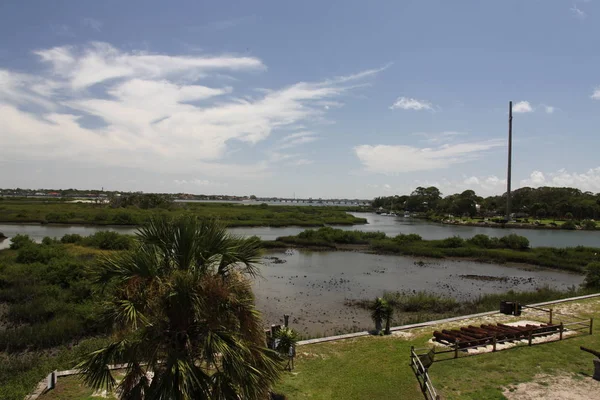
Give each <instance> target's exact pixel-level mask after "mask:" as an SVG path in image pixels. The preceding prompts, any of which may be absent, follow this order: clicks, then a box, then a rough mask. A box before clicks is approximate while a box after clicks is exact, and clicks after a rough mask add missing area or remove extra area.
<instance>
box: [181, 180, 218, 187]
mask: <svg viewBox="0 0 600 400" xmlns="http://www.w3.org/2000/svg"><path fill="white" fill-rule="evenodd" d="M173 183H175V184H176V185H177V186H184V185H195V186H227V183H221V182H214V181H209V180H208V179H175V180H174V181H173Z"/></svg>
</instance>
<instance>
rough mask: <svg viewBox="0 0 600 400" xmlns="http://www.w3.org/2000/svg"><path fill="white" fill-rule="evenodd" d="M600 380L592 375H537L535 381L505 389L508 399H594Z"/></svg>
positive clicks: (599, 387) (599, 388)
mask: <svg viewBox="0 0 600 400" xmlns="http://www.w3.org/2000/svg"><path fill="white" fill-rule="evenodd" d="M599 391H600V382H598V381H595V380H593V379H592V378H590V377H579V376H575V377H574V376H569V375H559V376H551V375H536V376H535V378H534V380H533V382H525V383H520V384H518V385H513V386H509V387H507V388H505V389H504V391H503V392H502V394H503V395H504V396H505V397H506V398H507V399H508V400H537V399H545V400H564V399H569V400H588V399H589V400H592V399H597V398H598V392H599Z"/></svg>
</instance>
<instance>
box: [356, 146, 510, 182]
mask: <svg viewBox="0 0 600 400" xmlns="http://www.w3.org/2000/svg"><path fill="white" fill-rule="evenodd" d="M504 145H505V143H504V141H503V140H488V141H483V142H470V143H457V144H445V145H443V146H439V147H436V148H429V147H427V148H419V147H414V146H405V145H374V146H373V145H361V146H356V147H355V148H354V152H355V154H356V156H357V157H358V159H359V160H360V162H361V163H362V164H363V166H364V167H365V169H366V170H367V171H368V172H375V173H382V174H399V173H404V172H414V171H428V170H435V169H441V168H447V167H449V166H451V165H454V164H460V163H464V162H468V161H473V160H475V159H478V158H479V157H481V155H482V154H483V153H485V152H486V151H488V150H491V149H494V148H496V147H503V146H504Z"/></svg>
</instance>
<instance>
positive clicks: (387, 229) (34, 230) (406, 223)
mask: <svg viewBox="0 0 600 400" xmlns="http://www.w3.org/2000/svg"><path fill="white" fill-rule="evenodd" d="M351 214H353V215H356V216H357V217H362V218H366V219H367V222H368V223H367V224H366V225H353V226H340V227H339V228H341V229H346V230H361V231H371V232H374V231H381V232H384V233H385V234H387V235H389V236H395V235H397V234H399V233H416V234H419V235H421V236H422V237H423V239H444V238H447V237H450V236H460V237H463V238H470V237H473V236H474V235H477V234H479V233H482V234H485V235H488V236H495V237H501V236H505V235H508V234H511V233H516V234H517V235H521V236H525V237H527V238H528V239H529V242H530V243H531V245H532V246H552V247H569V246H579V245H582V246H591V247H600V231H563V230H544V229H511V228H505V229H503V228H486V227H477V226H458V225H443V224H439V223H433V222H429V221H425V220H421V219H413V218H404V217H387V216H381V215H377V214H374V213H351ZM304 229H306V228H303V227H298V226H288V227H277V228H272V227H240V228H230V229H229V230H230V231H231V232H232V233H235V234H238V235H243V236H252V235H256V236H258V237H260V238H261V239H265V240H274V239H277V237H279V236H290V235H297V234H298V233H300V232H302V231H303V230H304ZM102 230H113V231H117V232H121V233H133V232H135V231H136V228H133V227H123V226H86V225H39V224H31V225H25V224H0V232H3V233H4V234H5V235H6V236H8V237H9V238H10V237H12V236H14V235H16V234H18V233H21V234H27V235H29V236H31V237H32V238H33V239H35V240H37V241H40V240H42V239H43V238H44V236H51V237H62V236H63V235H65V234H67V233H78V234H80V235H91V234H93V233H95V232H98V231H102ZM9 244H10V241H9V240H4V241H3V242H0V249H2V248H6V247H8V245H9Z"/></svg>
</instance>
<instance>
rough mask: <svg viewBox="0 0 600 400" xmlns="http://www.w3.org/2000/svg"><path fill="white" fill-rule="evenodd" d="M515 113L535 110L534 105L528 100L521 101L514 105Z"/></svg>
mask: <svg viewBox="0 0 600 400" xmlns="http://www.w3.org/2000/svg"><path fill="white" fill-rule="evenodd" d="M513 112H514V113H530V112H533V107H531V104H529V102H528V101H519V102H518V103H516V104H515V105H513Z"/></svg>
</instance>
